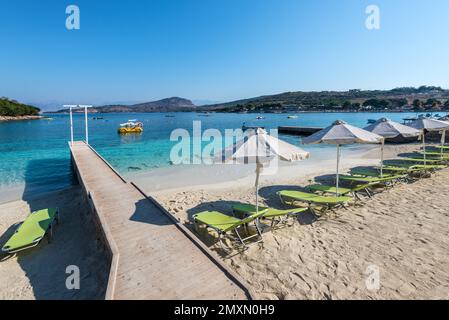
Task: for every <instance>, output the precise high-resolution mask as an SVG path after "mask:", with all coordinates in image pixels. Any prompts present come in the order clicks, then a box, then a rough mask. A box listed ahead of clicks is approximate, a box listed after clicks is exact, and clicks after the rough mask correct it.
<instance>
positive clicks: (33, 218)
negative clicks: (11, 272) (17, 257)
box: [2, 209, 59, 254]
mask: <svg viewBox="0 0 449 320" xmlns="http://www.w3.org/2000/svg"><path fill="white" fill-rule="evenodd" d="M55 221H56V222H58V221H59V210H58V209H43V210H39V211H35V212H33V213H31V214H30V215H29V216H28V217H27V218H26V220H25V221H24V222H22V223H21V224H20V226H19V227H18V228H17V230H16V231H15V233H14V234H13V235H12V236H11V238H10V239H9V240H8V242H6V243H5V245H4V246H3V248H2V251H3V252H5V253H8V254H11V253H16V252H19V251H22V250H25V249H28V248H32V247H35V246H37V245H38V244H39V243H40V242H41V240H42V239H43V238H44V237H45V235H48V236H49V238H51V236H52V233H53V224H54V222H55ZM49 238H48V240H49V241H50V239H49Z"/></svg>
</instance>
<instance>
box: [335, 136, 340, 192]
mask: <svg viewBox="0 0 449 320" xmlns="http://www.w3.org/2000/svg"><path fill="white" fill-rule="evenodd" d="M339 171H340V145H339V144H337V177H336V189H337V197H338V196H340V190H339V184H340V173H339Z"/></svg>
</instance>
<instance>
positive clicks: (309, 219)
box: [259, 185, 318, 225]
mask: <svg viewBox="0 0 449 320" xmlns="http://www.w3.org/2000/svg"><path fill="white" fill-rule="evenodd" d="M285 190H288V191H302V192H307V189H306V188H305V187H301V186H292V185H277V186H269V187H262V188H261V189H260V190H259V195H260V196H261V197H263V198H264V199H265V203H266V205H267V206H268V207H270V208H274V209H280V210H284V209H290V208H292V206H289V205H286V204H284V203H282V201H281V199H280V197H279V195H278V194H277V193H278V192H280V191H285ZM297 218H298V220H297V221H298V223H299V224H300V225H309V224H312V223H314V222H315V221H317V220H318V217H317V216H316V215H315V214H313V213H312V212H311V211H307V212H305V213H302V214H299V215H297Z"/></svg>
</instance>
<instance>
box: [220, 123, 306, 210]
mask: <svg viewBox="0 0 449 320" xmlns="http://www.w3.org/2000/svg"><path fill="white" fill-rule="evenodd" d="M245 134H246V135H245V137H244V138H243V139H241V140H240V141H237V142H236V143H234V144H233V145H232V146H230V147H227V148H225V149H223V150H222V151H221V152H220V153H219V154H217V155H215V156H214V162H215V163H229V162H231V163H233V162H235V163H243V164H256V184H255V185H256V212H258V211H259V176H260V173H261V172H262V169H263V166H264V164H267V163H269V162H270V161H271V160H273V159H274V158H278V159H280V160H283V161H289V162H293V161H299V160H304V159H307V158H308V157H309V155H310V154H309V152H306V151H304V150H303V149H301V148H299V147H296V146H294V145H292V144H289V143H287V142H285V141H282V140H280V139H277V138H275V137H273V136H271V135H269V134H268V133H267V132H266V131H265V130H264V129H261V128H258V129H255V130H254V129H252V130H248V131H246V133H245Z"/></svg>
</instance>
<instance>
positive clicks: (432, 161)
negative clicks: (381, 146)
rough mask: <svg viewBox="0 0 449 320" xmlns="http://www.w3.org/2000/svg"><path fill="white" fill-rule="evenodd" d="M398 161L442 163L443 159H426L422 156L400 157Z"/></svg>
mask: <svg viewBox="0 0 449 320" xmlns="http://www.w3.org/2000/svg"><path fill="white" fill-rule="evenodd" d="M397 161H404V162H417V163H424V162H426V163H440V162H442V161H441V159H426V160H424V158H422V157H420V158H417V157H411V158H400V159H397Z"/></svg>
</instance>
